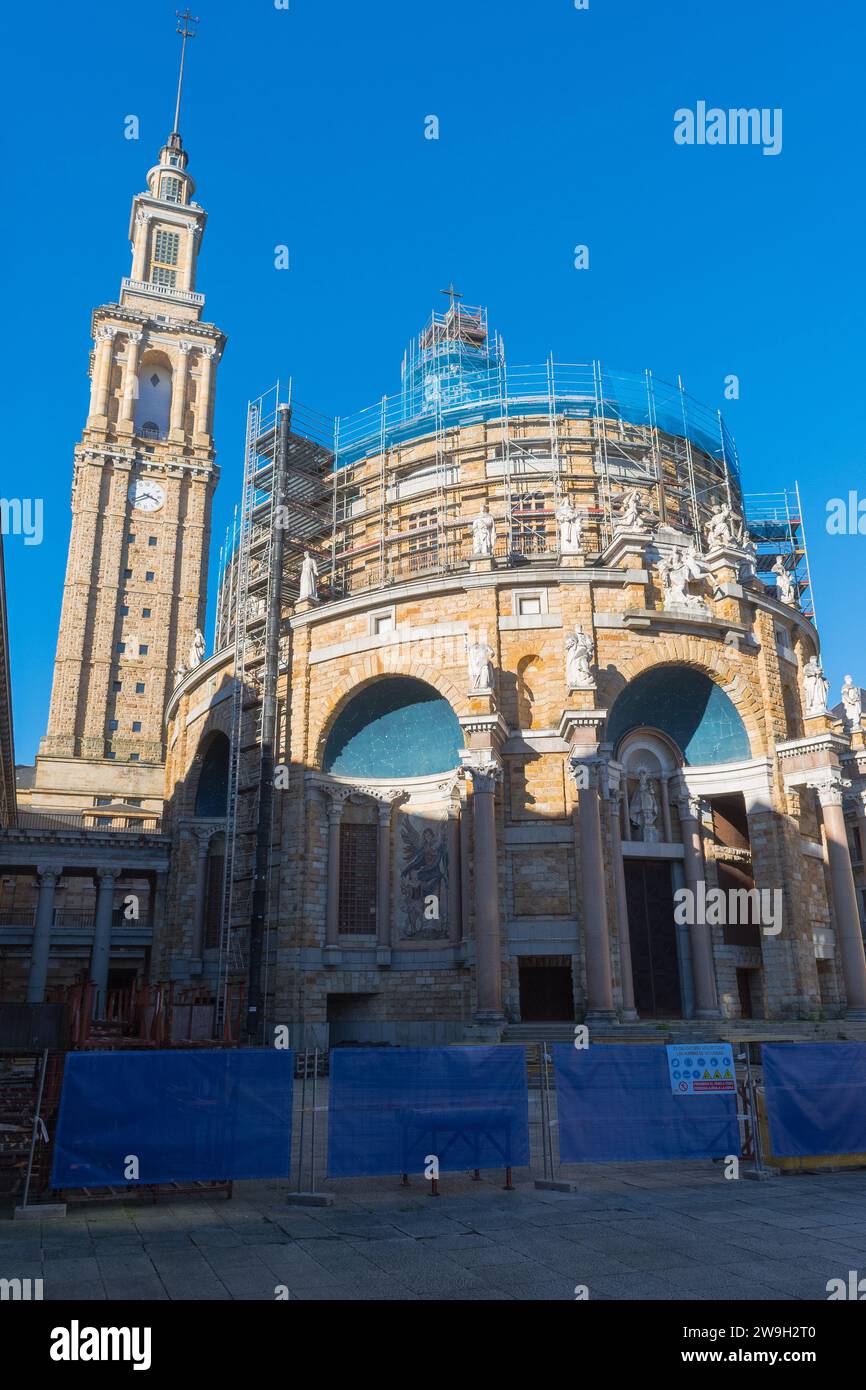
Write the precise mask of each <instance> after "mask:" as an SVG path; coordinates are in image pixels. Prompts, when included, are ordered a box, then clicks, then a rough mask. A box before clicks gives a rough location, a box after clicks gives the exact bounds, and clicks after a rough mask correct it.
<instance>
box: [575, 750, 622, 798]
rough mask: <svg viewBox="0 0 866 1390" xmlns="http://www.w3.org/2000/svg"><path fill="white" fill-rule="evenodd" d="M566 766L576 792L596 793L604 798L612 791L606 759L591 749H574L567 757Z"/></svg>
mask: <svg viewBox="0 0 866 1390" xmlns="http://www.w3.org/2000/svg"><path fill="white" fill-rule="evenodd" d="M567 766H568V775H569V777H570V778H571V780H572V781H573V782H574V785H575V787H576V788H577V790H578V791H598V792H600V793H601V795H602V796H605V797H606V796H607V795H608V794H609V793H610V791H611V790H612V788H611V783H610V779H609V777H608V766H607V759H606V758H602V757H600V756H599V754H598V753H596V752H594V751H592V750H591V749H585V750H584V749H580V748H576V749H574V750H573V751H572V752H571V753H570V754H569V756H568V764H567Z"/></svg>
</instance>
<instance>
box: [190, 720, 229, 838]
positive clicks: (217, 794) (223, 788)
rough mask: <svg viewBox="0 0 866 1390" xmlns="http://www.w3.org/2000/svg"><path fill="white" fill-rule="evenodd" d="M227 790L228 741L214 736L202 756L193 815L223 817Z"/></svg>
mask: <svg viewBox="0 0 866 1390" xmlns="http://www.w3.org/2000/svg"><path fill="white" fill-rule="evenodd" d="M228 790H229V741H228V739H227V738H226V736H225V734H214V736H213V739H212V740H211V743H210V744H209V746H208V750H207V752H206V753H205V756H204V762H203V763H202V769H201V773H200V774H199V779H198V787H197V788H196V793H195V815H197V816H207V817H209V818H215V817H220V816H224V815H225V813H226V802H227V800H228Z"/></svg>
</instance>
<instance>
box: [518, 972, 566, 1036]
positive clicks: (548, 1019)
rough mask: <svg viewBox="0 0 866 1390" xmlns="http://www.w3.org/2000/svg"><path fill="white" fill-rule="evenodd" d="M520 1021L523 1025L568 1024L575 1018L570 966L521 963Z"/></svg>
mask: <svg viewBox="0 0 866 1390" xmlns="http://www.w3.org/2000/svg"><path fill="white" fill-rule="evenodd" d="M520 1018H521V1022H523V1023H566V1022H570V1021H571V1019H573V1018H574V993H573V991H572V987H571V966H569V965H524V964H523V962H522V961H521V963H520Z"/></svg>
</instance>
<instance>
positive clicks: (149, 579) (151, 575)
mask: <svg viewBox="0 0 866 1390" xmlns="http://www.w3.org/2000/svg"><path fill="white" fill-rule="evenodd" d="M144 577H145V579H146V581H147V583H148V584H152V583H153V579H154V572H153V570H148V571H147V573H146V574H145V576H144Z"/></svg>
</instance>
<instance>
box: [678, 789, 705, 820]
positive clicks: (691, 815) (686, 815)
mask: <svg viewBox="0 0 866 1390" xmlns="http://www.w3.org/2000/svg"><path fill="white" fill-rule="evenodd" d="M671 800H672V801H673V803H674V805H675V806H676V808H677V810H678V811H679V815H680V820H696V821H700V819H701V809H702V807H703V804H704V798H703V797H702V796H696V795H695V793H694V792H690V791H688V790H687V791H682V790H680V791H674V792H673V793H672V795H671Z"/></svg>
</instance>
